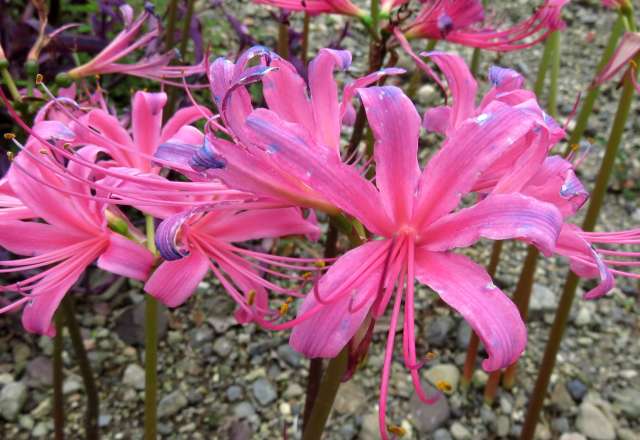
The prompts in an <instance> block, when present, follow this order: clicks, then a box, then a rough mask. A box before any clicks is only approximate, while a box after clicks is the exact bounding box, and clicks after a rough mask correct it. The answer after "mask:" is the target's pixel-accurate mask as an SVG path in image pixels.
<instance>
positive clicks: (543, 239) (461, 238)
mask: <svg viewBox="0 0 640 440" xmlns="http://www.w3.org/2000/svg"><path fill="white" fill-rule="evenodd" d="M562 222H563V219H562V215H561V214H560V212H559V211H558V209H557V208H556V207H555V206H553V205H552V204H550V203H546V202H541V201H539V200H537V199H534V198H532V197H527V196H523V195H521V194H495V195H490V196H489V197H487V198H486V199H484V200H483V201H481V202H479V203H477V204H475V205H474V206H472V207H470V208H465V209H462V210H460V211H458V212H455V213H453V214H449V215H447V216H445V217H442V218H440V219H439V220H437V221H436V222H435V223H433V224H432V225H431V226H429V227H428V228H427V229H425V230H424V232H423V233H422V234H421V235H422V237H423V238H422V239H421V240H420V244H421V245H423V246H424V247H425V248H426V249H428V250H430V251H444V250H448V249H452V248H457V247H467V246H470V245H471V244H473V243H475V242H476V241H478V240H479V239H480V237H485V238H490V239H492V240H505V239H510V238H518V239H521V240H524V241H526V242H530V243H533V244H534V245H535V246H536V247H538V248H539V249H540V250H541V252H542V253H543V254H545V255H547V256H550V255H551V254H553V250H554V249H555V245H556V241H557V239H558V235H559V234H560V229H561V228H562Z"/></svg>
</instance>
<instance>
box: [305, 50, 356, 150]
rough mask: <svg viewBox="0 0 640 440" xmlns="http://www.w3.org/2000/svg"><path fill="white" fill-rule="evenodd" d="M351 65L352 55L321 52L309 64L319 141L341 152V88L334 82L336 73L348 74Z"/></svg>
mask: <svg viewBox="0 0 640 440" xmlns="http://www.w3.org/2000/svg"><path fill="white" fill-rule="evenodd" d="M350 65H351V53H350V52H348V51H346V50H333V49H320V53H319V54H318V56H317V57H315V58H314V59H313V60H312V61H311V62H310V63H309V89H310V90H311V106H312V107H313V117H314V119H315V126H316V130H318V135H317V136H316V139H317V140H320V141H322V143H323V144H324V145H326V146H327V147H330V148H333V149H335V150H338V149H339V148H340V125H341V124H340V123H341V120H342V118H341V117H340V116H339V114H340V113H339V111H340V103H339V102H338V85H337V84H336V81H335V79H334V78H333V71H334V70H335V69H340V70H346V69H348V68H349V66H350Z"/></svg>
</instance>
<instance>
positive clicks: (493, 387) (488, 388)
mask: <svg viewBox="0 0 640 440" xmlns="http://www.w3.org/2000/svg"><path fill="white" fill-rule="evenodd" d="M501 375H502V373H501V371H500V370H497V371H494V372H492V373H491V374H490V375H489V379H487V383H486V385H485V386H484V403H486V404H487V405H489V406H491V405H492V404H493V402H494V401H495V400H496V393H497V392H498V384H499V383H500V376H501Z"/></svg>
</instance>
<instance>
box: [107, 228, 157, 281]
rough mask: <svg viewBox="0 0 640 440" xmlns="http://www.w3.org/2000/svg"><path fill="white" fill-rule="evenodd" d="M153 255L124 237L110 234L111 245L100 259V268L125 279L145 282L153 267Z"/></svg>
mask: <svg viewBox="0 0 640 440" xmlns="http://www.w3.org/2000/svg"><path fill="white" fill-rule="evenodd" d="M153 260H154V257H153V254H152V253H151V252H149V251H148V250H147V249H145V248H144V247H143V246H141V245H139V244H138V243H134V242H133V241H131V240H129V239H128V238H126V237H123V236H122V235H119V234H116V233H113V232H112V233H110V234H109V245H108V247H107V249H106V250H105V251H104V252H103V253H102V254H101V255H100V257H99V258H98V267H99V268H100V269H102V270H106V271H108V272H111V273H115V274H118V275H121V276H123V277H128V278H133V279H136V280H141V281H144V280H146V279H147V277H148V276H149V273H150V272H151V268H152V266H153Z"/></svg>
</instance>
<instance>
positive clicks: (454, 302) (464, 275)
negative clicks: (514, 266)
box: [416, 248, 527, 371]
mask: <svg viewBox="0 0 640 440" xmlns="http://www.w3.org/2000/svg"><path fill="white" fill-rule="evenodd" d="M416 278H418V280H419V281H420V282H421V283H424V284H426V285H427V286H429V287H431V288H432V289H433V290H435V291H436V293H437V294H438V295H439V296H440V298H441V299H442V300H443V301H444V302H446V303H447V304H448V305H449V306H451V307H452V308H454V309H455V310H457V311H458V312H459V313H460V314H461V315H462V317H463V318H464V319H465V320H466V321H467V322H468V323H469V325H470V326H471V328H473V330H474V331H475V333H476V334H477V335H478V336H479V337H480V339H481V340H482V343H483V345H484V347H485V349H486V350H487V353H488V354H489V357H488V358H487V359H485V360H484V361H483V362H482V368H484V369H485V370H487V371H496V370H499V369H501V368H505V367H507V366H509V365H511V364H513V363H514V362H515V361H516V360H517V359H518V358H519V357H520V355H521V354H522V352H523V351H524V348H525V346H526V344H527V330H526V328H525V325H524V323H523V322H522V318H520V313H519V312H518V309H517V307H516V306H515V304H513V302H511V300H510V299H509V298H508V297H507V296H506V295H505V294H504V293H502V291H501V290H500V289H498V288H497V287H496V286H495V285H494V284H493V282H492V280H491V277H490V276H489V275H488V274H487V273H486V272H485V270H484V269H483V268H482V267H480V266H478V265H477V264H476V263H474V262H473V261H472V260H470V259H469V258H467V257H465V256H463V255H456V254H451V253H440V252H437V253H436V252H428V251H425V250H424V249H421V248H417V249H416Z"/></svg>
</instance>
